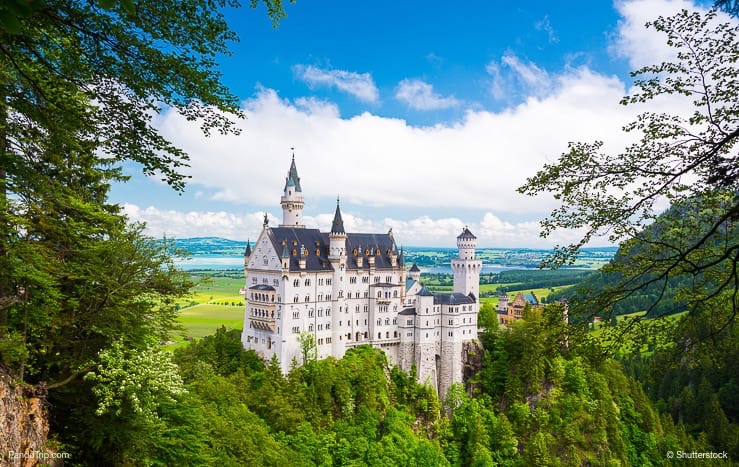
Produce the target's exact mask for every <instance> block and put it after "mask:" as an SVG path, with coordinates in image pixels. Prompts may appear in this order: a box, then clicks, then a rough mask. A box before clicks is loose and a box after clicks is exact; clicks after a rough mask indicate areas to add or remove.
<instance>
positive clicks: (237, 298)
mask: <svg viewBox="0 0 739 467" xmlns="http://www.w3.org/2000/svg"><path fill="white" fill-rule="evenodd" d="M193 279H194V280H195V281H196V283H197V285H196V286H195V287H193V288H192V294H191V295H189V296H187V297H185V298H183V299H182V300H180V301H179V302H178V303H179V305H180V308H182V309H187V308H188V307H192V306H195V305H199V304H205V303H210V304H224V303H228V304H236V305H237V306H236V308H239V309H242V310H243V308H244V297H243V296H242V295H241V294H240V293H239V290H241V288H242V287H244V278H243V277H223V276H216V275H214V276H208V275H193Z"/></svg>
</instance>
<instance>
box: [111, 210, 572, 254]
mask: <svg viewBox="0 0 739 467" xmlns="http://www.w3.org/2000/svg"><path fill="white" fill-rule="evenodd" d="M123 208H124V212H125V213H126V215H127V216H128V217H129V218H130V219H131V220H134V221H141V222H146V223H147V232H148V233H149V234H150V235H152V236H154V237H161V236H163V235H166V236H168V237H170V238H185V237H212V236H217V237H225V238H230V239H234V240H241V241H245V240H252V241H254V240H256V238H257V237H258V236H259V233H260V232H261V230H262V225H263V221H264V213H262V212H249V213H242V214H234V213H227V212H223V211H220V212H203V211H176V210H160V209H157V208H155V207H153V206H149V207H146V208H141V207H139V206H137V205H134V204H126V205H124V207H123ZM342 215H343V219H344V227H345V228H346V230H347V231H348V232H387V231H388V230H390V229H393V233H394V235H395V239H396V242H397V243H398V244H399V245H400V246H402V245H406V246H439V247H452V248H453V247H454V246H456V243H455V242H456V238H457V235H459V233H460V232H461V230H462V229H463V228H465V227H467V228H469V229H470V230H471V231H472V232H473V233H474V234H475V236H477V238H478V245H480V246H496V247H503V248H504V247H520V246H523V245H525V246H528V247H532V248H536V247H541V248H547V247H550V246H551V244H552V241H556V242H559V243H563V242H570V241H574V240H575V239H576V238H579V237H577V233H576V232H562V233H558V234H557V235H556V237H555V238H554V239H552V240H550V241H545V240H542V239H541V238H540V237H539V225H538V223H537V222H532V221H523V222H518V223H511V222H506V221H503V220H501V219H500V218H499V217H498V216H496V215H495V214H493V213H491V212H486V213H484V214H483V216H482V217H481V218H478V219H466V220H462V219H461V218H459V217H438V218H434V217H431V216H420V217H415V218H412V219H396V218H393V217H385V218H383V219H381V220H374V219H367V218H363V217H360V216H355V215H353V214H352V213H351V212H349V211H345V212H342ZM268 219H269V224H270V225H271V226H276V225H279V223H280V221H281V219H280V218H278V217H277V216H276V215H275V214H274V213H268ZM303 220H304V223H305V225H306V227H307V228H316V229H321V230H322V231H326V230H328V228H329V227H330V226H331V221H332V220H333V213H323V214H318V215H315V216H306V217H304V219H303Z"/></svg>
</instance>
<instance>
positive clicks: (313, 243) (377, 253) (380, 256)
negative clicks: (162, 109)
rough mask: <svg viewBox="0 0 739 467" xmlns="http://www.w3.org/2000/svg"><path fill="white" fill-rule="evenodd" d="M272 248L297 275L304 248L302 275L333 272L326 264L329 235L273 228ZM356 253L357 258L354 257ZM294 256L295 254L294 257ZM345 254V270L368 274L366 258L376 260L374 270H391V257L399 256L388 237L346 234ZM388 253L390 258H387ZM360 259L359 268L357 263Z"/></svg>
mask: <svg viewBox="0 0 739 467" xmlns="http://www.w3.org/2000/svg"><path fill="white" fill-rule="evenodd" d="M268 235H269V239H270V240H271V241H272V246H273V247H274V249H275V251H276V252H277V254H278V255H280V256H281V257H283V258H284V257H285V254H287V257H289V258H290V271H300V270H301V269H300V263H299V260H300V256H301V246H303V247H305V250H306V252H307V254H306V255H305V260H306V264H305V271H312V272H317V271H333V267H332V266H331V263H330V262H329V261H328V252H329V244H330V243H329V234H328V233H325V232H321V231H319V230H318V229H306V228H296V227H273V228H270V230H269V234H268ZM355 250H356V252H357V254H356V255H355V254H354V251H355ZM293 253H295V254H293ZM346 253H347V264H346V267H347V269H348V270H369V259H368V257H369V256H374V258H375V269H378V270H383V269H384V270H390V269H393V266H392V263H391V259H390V254H395V255H397V254H398V249H397V247H396V246H395V242H394V241H393V240H392V238H391V236H390V235H388V234H371V233H347V234H346ZM388 253H389V254H388ZM359 257H362V258H363V264H362V267H361V268H360V267H358V266H357V259H358V258H359Z"/></svg>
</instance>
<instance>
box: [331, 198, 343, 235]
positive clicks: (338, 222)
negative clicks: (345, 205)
mask: <svg viewBox="0 0 739 467" xmlns="http://www.w3.org/2000/svg"><path fill="white" fill-rule="evenodd" d="M331 233H332V234H346V230H344V219H342V218H341V208H339V197H338V196H337V197H336V212H335V213H334V221H333V222H332V223H331Z"/></svg>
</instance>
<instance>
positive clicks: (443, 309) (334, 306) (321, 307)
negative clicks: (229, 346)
mask: <svg viewBox="0 0 739 467" xmlns="http://www.w3.org/2000/svg"><path fill="white" fill-rule="evenodd" d="M280 205H281V206H282V224H280V225H279V227H271V226H270V225H269V223H268V220H267V216H266V215H265V220H264V225H263V227H262V231H261V233H260V234H259V237H258V239H257V241H256V243H255V244H254V247H253V248H252V246H251V244H250V243H247V247H246V251H245V252H244V271H245V273H246V286H245V298H246V310H245V314H244V330H243V333H242V338H241V339H242V343H243V345H244V347H245V348H247V349H254V350H255V351H256V352H257V353H258V354H259V355H260V356H261V357H262V358H264V359H266V360H269V359H271V358H272V357H273V356H276V357H277V359H278V360H279V362H280V366H281V369H282V371H283V372H284V373H287V372H288V371H289V369H290V367H291V365H292V362H293V360H296V361H297V362H298V363H302V362H301V360H302V358H303V357H302V351H301V343H300V339H301V336H303V335H305V334H304V333H310V334H312V335H313V336H314V337H315V343H316V350H317V356H318V358H325V357H329V356H333V357H336V358H341V357H342V356H343V355H344V353H345V352H346V351H347V350H348V349H350V348H352V347H356V346H358V345H364V344H369V345H371V346H373V347H376V348H379V349H382V350H383V351H384V352H385V354H386V355H387V357H388V361H389V362H390V363H391V364H392V365H397V366H399V367H400V368H401V369H402V370H405V371H410V370H411V368H412V367H413V365H415V366H416V370H417V375H418V380H419V382H422V383H429V384H431V385H432V386H433V387H434V388H435V389H436V390H437V391H438V393H439V394H441V395H442V396H443V395H444V394H446V391H447V389H448V388H449V386H450V385H451V384H452V383H455V382H462V374H463V352H464V344H465V343H468V342H471V341H474V340H476V339H477V313H478V311H479V308H480V305H479V301H478V297H479V288H480V285H479V284H480V279H479V278H480V271H481V269H482V262H481V261H480V260H479V259H476V258H475V247H476V244H477V240H476V238H475V236H474V235H473V234H472V233H471V232H470V231H469V229H467V228H465V229H464V230H463V231H462V233H461V234H460V235H459V236H458V237H457V248H458V250H459V254H458V257H457V258H455V259H453V260H452V264H451V266H452V270H453V273H454V292H453V293H445V294H440V293H432V292H431V291H429V289H428V288H426V287H424V286H423V285H422V284H421V283H420V275H421V272H420V270H419V269H418V267H417V266H416V265H415V264H414V265H413V267H411V268H410V270H408V271H406V267H405V264H404V260H403V252H402V250H400V251H399V249H398V247H397V244H396V242H395V238H394V237H393V232H392V229H390V231H389V232H387V233H384V234H377V233H349V232H346V231H345V229H344V222H343V220H342V217H341V209H340V206H339V202H338V200H337V203H336V212H335V214H334V219H333V222H332V223H331V228H330V231H329V232H320V231H319V230H318V229H309V228H306V227H305V225H303V223H302V211H303V207H304V205H305V203H304V198H303V191H302V187H301V185H300V177H299V176H298V171H297V168H296V166H295V156H294V155H293V159H292V163H291V165H290V169H289V171H288V174H287V178H286V180H285V187H284V189H283V193H282V197H281V198H280Z"/></svg>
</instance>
